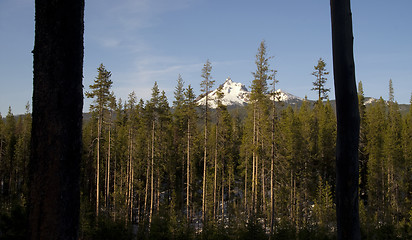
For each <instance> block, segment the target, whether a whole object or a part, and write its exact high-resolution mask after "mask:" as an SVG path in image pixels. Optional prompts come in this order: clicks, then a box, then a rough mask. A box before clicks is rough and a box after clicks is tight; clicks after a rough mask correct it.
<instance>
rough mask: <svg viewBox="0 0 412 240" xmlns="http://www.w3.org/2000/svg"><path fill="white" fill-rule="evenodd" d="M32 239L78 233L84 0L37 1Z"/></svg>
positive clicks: (75, 237)
mask: <svg viewBox="0 0 412 240" xmlns="http://www.w3.org/2000/svg"><path fill="white" fill-rule="evenodd" d="M35 11H36V16H35V44H34V50H33V54H34V61H33V62H34V77H33V87H34V88H33V89H34V90H33V125H32V135H31V141H32V149H31V158H30V167H29V169H30V173H29V180H30V183H29V184H30V187H29V189H30V193H29V204H28V210H29V236H28V238H29V239H77V238H78V230H79V209H80V192H79V175H80V159H81V147H82V109H83V86H82V78H83V32H84V0H75V1H63V0H55V1H46V0H36V1H35Z"/></svg>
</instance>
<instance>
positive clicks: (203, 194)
mask: <svg viewBox="0 0 412 240" xmlns="http://www.w3.org/2000/svg"><path fill="white" fill-rule="evenodd" d="M207 96H208V95H207V91H206V113H205V142H204V155H203V188H202V190H203V193H202V222H203V227H204V225H205V224H206V166H207V164H206V163H207V110H208V109H207V108H208V97H207Z"/></svg>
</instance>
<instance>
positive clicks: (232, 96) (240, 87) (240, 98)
mask: <svg viewBox="0 0 412 240" xmlns="http://www.w3.org/2000/svg"><path fill="white" fill-rule="evenodd" d="M221 87H222V90H221V91H222V93H223V99H222V103H223V104H224V105H226V106H244V105H246V104H247V103H248V102H249V94H250V92H249V90H248V89H247V88H246V86H245V85H244V84H242V83H237V82H234V81H232V79H231V78H227V79H226V81H225V82H224V83H223V84H222V85H221ZM217 91H218V89H215V90H213V91H211V92H209V94H208V99H209V103H208V104H209V107H210V108H217ZM276 93H277V97H276V100H275V101H282V102H290V103H294V102H297V101H301V100H303V99H301V98H298V97H296V96H294V95H292V94H290V93H287V92H283V91H282V90H280V89H278V90H276ZM205 102H206V96H200V97H199V98H198V99H197V103H198V104H199V105H205Z"/></svg>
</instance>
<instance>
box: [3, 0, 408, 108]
mask: <svg viewBox="0 0 412 240" xmlns="http://www.w3.org/2000/svg"><path fill="white" fill-rule="evenodd" d="M411 9H412V1H410V0H394V1H387V0H362V1H352V13H353V24H354V37H355V41H354V55H355V64H356V78H357V81H359V80H361V81H362V82H363V86H364V90H365V95H366V96H371V97H375V98H378V97H380V96H382V97H383V98H385V99H387V98H388V97H387V96H388V82H389V79H392V80H393V85H394V90H395V100H397V101H398V102H399V103H409V100H410V96H411V91H412V27H411V26H412V25H411V24H412V14H410V10H411ZM262 40H265V41H266V44H267V47H268V52H269V55H271V56H274V58H273V59H272V60H271V62H270V64H271V67H272V68H274V69H276V70H277V71H278V73H277V78H278V80H279V84H278V87H279V88H281V89H282V90H284V91H287V92H289V93H291V94H294V95H296V96H299V97H304V96H305V95H307V96H308V98H309V99H316V93H315V92H313V91H311V90H310V89H311V88H312V82H313V80H314V77H313V76H312V75H311V73H312V72H313V67H314V65H316V63H317V60H318V59H319V58H320V57H322V58H323V59H324V60H325V61H326V64H327V66H326V68H327V69H328V70H329V71H330V75H329V77H328V81H327V87H329V88H331V90H332V91H331V93H330V98H331V99H334V91H333V71H332V46H331V27H330V9H329V1H328V0H312V1H307V0H288V1H280V0H278V1H274V0H254V1H250V0H249V1H243V0H238V1H235V0H233V1H232V0H174V1H170V0H117V1H113V0H86V7H85V58H84V86H85V89H84V90H85V91H87V90H88V89H89V88H88V86H89V85H90V84H92V82H93V80H94V78H95V77H96V75H97V67H98V66H99V64H100V63H103V64H104V65H105V66H106V68H107V69H108V70H109V71H111V72H112V80H113V89H112V90H113V91H114V93H115V95H116V96H117V97H118V98H119V97H121V98H122V99H123V100H126V99H127V96H128V94H129V93H130V92H132V91H135V92H136V94H137V96H138V97H139V98H143V99H144V100H147V99H148V98H149V97H150V93H151V88H152V87H153V84H154V82H155V81H157V82H158V84H159V88H160V89H161V90H164V91H165V92H166V94H167V96H168V98H169V101H170V102H172V101H173V90H174V88H175V85H176V80H177V77H178V74H181V75H182V77H183V80H184V81H185V85H186V86H187V85H188V84H191V85H192V87H193V88H194V89H195V91H196V94H199V93H200V92H199V89H200V87H199V85H200V82H201V80H202V79H201V77H200V74H201V69H202V66H203V64H204V63H205V62H206V60H207V59H209V60H210V61H211V63H212V67H213V69H212V77H213V78H214V80H216V85H218V84H221V83H223V82H224V81H225V79H226V78H227V77H231V78H232V80H233V81H236V82H241V83H244V84H245V85H246V86H250V83H251V80H252V74H251V72H253V71H255V68H256V67H255V64H254V60H255V55H256V52H257V48H258V46H259V43H260V42H261V41H262ZM33 42H34V1H33V0H1V1H0V72H1V74H0V113H1V114H2V115H3V116H5V115H6V114H7V110H8V107H9V106H11V107H12V111H13V113H15V114H19V113H24V111H25V105H26V103H27V102H28V101H31V96H32V85H33V84H32V71H33V70H32V69H33V67H32V62H33V60H32V54H31V50H32V49H33ZM90 103H91V100H90V99H85V107H84V110H85V111H88V108H89V105H90Z"/></svg>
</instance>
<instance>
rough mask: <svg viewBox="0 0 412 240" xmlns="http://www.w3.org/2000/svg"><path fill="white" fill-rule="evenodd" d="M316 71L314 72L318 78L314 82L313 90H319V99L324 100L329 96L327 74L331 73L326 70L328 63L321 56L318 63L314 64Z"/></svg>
mask: <svg viewBox="0 0 412 240" xmlns="http://www.w3.org/2000/svg"><path fill="white" fill-rule="evenodd" d="M314 68H315V71H314V72H313V73H312V75H313V76H315V77H316V80H315V81H314V82H313V86H314V87H313V88H312V90H313V91H317V92H318V100H319V101H323V100H325V99H327V98H328V92H329V91H330V89H329V88H325V84H326V80H327V78H326V76H327V75H329V72H327V71H326V63H325V61H324V60H323V59H322V58H319V60H318V65H316V66H314Z"/></svg>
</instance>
